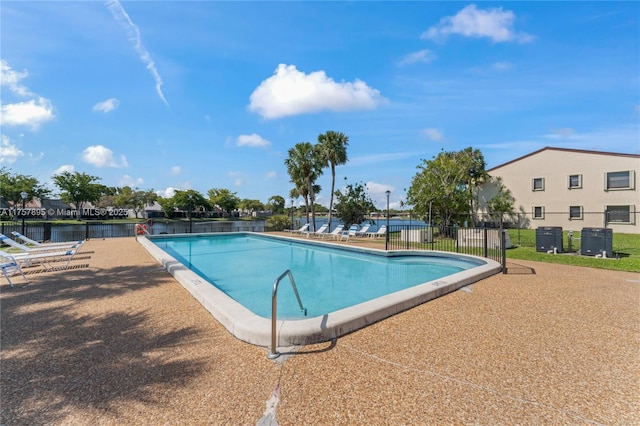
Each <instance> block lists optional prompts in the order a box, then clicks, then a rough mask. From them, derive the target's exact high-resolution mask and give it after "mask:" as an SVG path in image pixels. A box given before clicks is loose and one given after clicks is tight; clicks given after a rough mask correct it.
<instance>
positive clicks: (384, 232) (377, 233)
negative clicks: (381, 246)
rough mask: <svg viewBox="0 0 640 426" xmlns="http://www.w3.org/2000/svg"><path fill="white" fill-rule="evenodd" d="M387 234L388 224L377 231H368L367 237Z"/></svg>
mask: <svg viewBox="0 0 640 426" xmlns="http://www.w3.org/2000/svg"><path fill="white" fill-rule="evenodd" d="M385 235H387V225H382V226H381V227H380V228H378V230H377V231H376V232H367V237H371V238H378V237H384V236H385Z"/></svg>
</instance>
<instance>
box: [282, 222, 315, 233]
mask: <svg viewBox="0 0 640 426" xmlns="http://www.w3.org/2000/svg"><path fill="white" fill-rule="evenodd" d="M307 231H309V224H308V223H305V224H304V225H302V226H301V227H300V229H285V230H284V232H291V233H292V234H304V233H305V232H307Z"/></svg>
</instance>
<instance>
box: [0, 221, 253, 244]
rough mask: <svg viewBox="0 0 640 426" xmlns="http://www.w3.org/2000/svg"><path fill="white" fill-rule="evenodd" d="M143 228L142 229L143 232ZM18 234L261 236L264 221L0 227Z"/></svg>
mask: <svg viewBox="0 0 640 426" xmlns="http://www.w3.org/2000/svg"><path fill="white" fill-rule="evenodd" d="M142 226H144V228H142ZM14 231H16V232H20V233H21V234H23V235H25V236H27V237H29V238H31V239H33V240H36V241H51V242H61V241H75V240H85V239H92V238H114V237H131V236H134V235H136V233H145V231H146V233H149V234H150V235H154V234H188V233H204V232H262V231H264V221H202V222H200V221H198V222H192V223H189V222H187V221H185V222H168V221H163V222H151V221H149V222H140V223H134V222H126V223H114V222H101V221H87V222H85V223H81V224H64V223H51V222H26V223H25V224H24V227H23V225H22V224H21V223H19V222H16V223H10V224H7V223H3V224H0V233H2V234H4V235H6V236H8V237H10V238H13V235H12V234H11V233H12V232H14Z"/></svg>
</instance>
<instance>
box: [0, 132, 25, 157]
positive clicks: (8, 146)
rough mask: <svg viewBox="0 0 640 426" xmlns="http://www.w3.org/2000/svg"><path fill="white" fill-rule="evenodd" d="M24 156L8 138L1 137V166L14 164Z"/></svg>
mask: <svg viewBox="0 0 640 426" xmlns="http://www.w3.org/2000/svg"><path fill="white" fill-rule="evenodd" d="M23 155H24V152H22V151H21V150H20V149H19V148H18V147H17V146H16V145H15V144H13V143H12V142H11V139H9V137H8V136H5V135H1V136H0V164H13V163H15V162H16V160H17V159H18V157H22V156H23Z"/></svg>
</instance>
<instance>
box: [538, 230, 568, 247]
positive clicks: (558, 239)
mask: <svg viewBox="0 0 640 426" xmlns="http://www.w3.org/2000/svg"><path fill="white" fill-rule="evenodd" d="M562 249H563V246H562V227H561V226H540V227H538V229H536V251H544V252H548V251H554V252H556V253H562Z"/></svg>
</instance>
